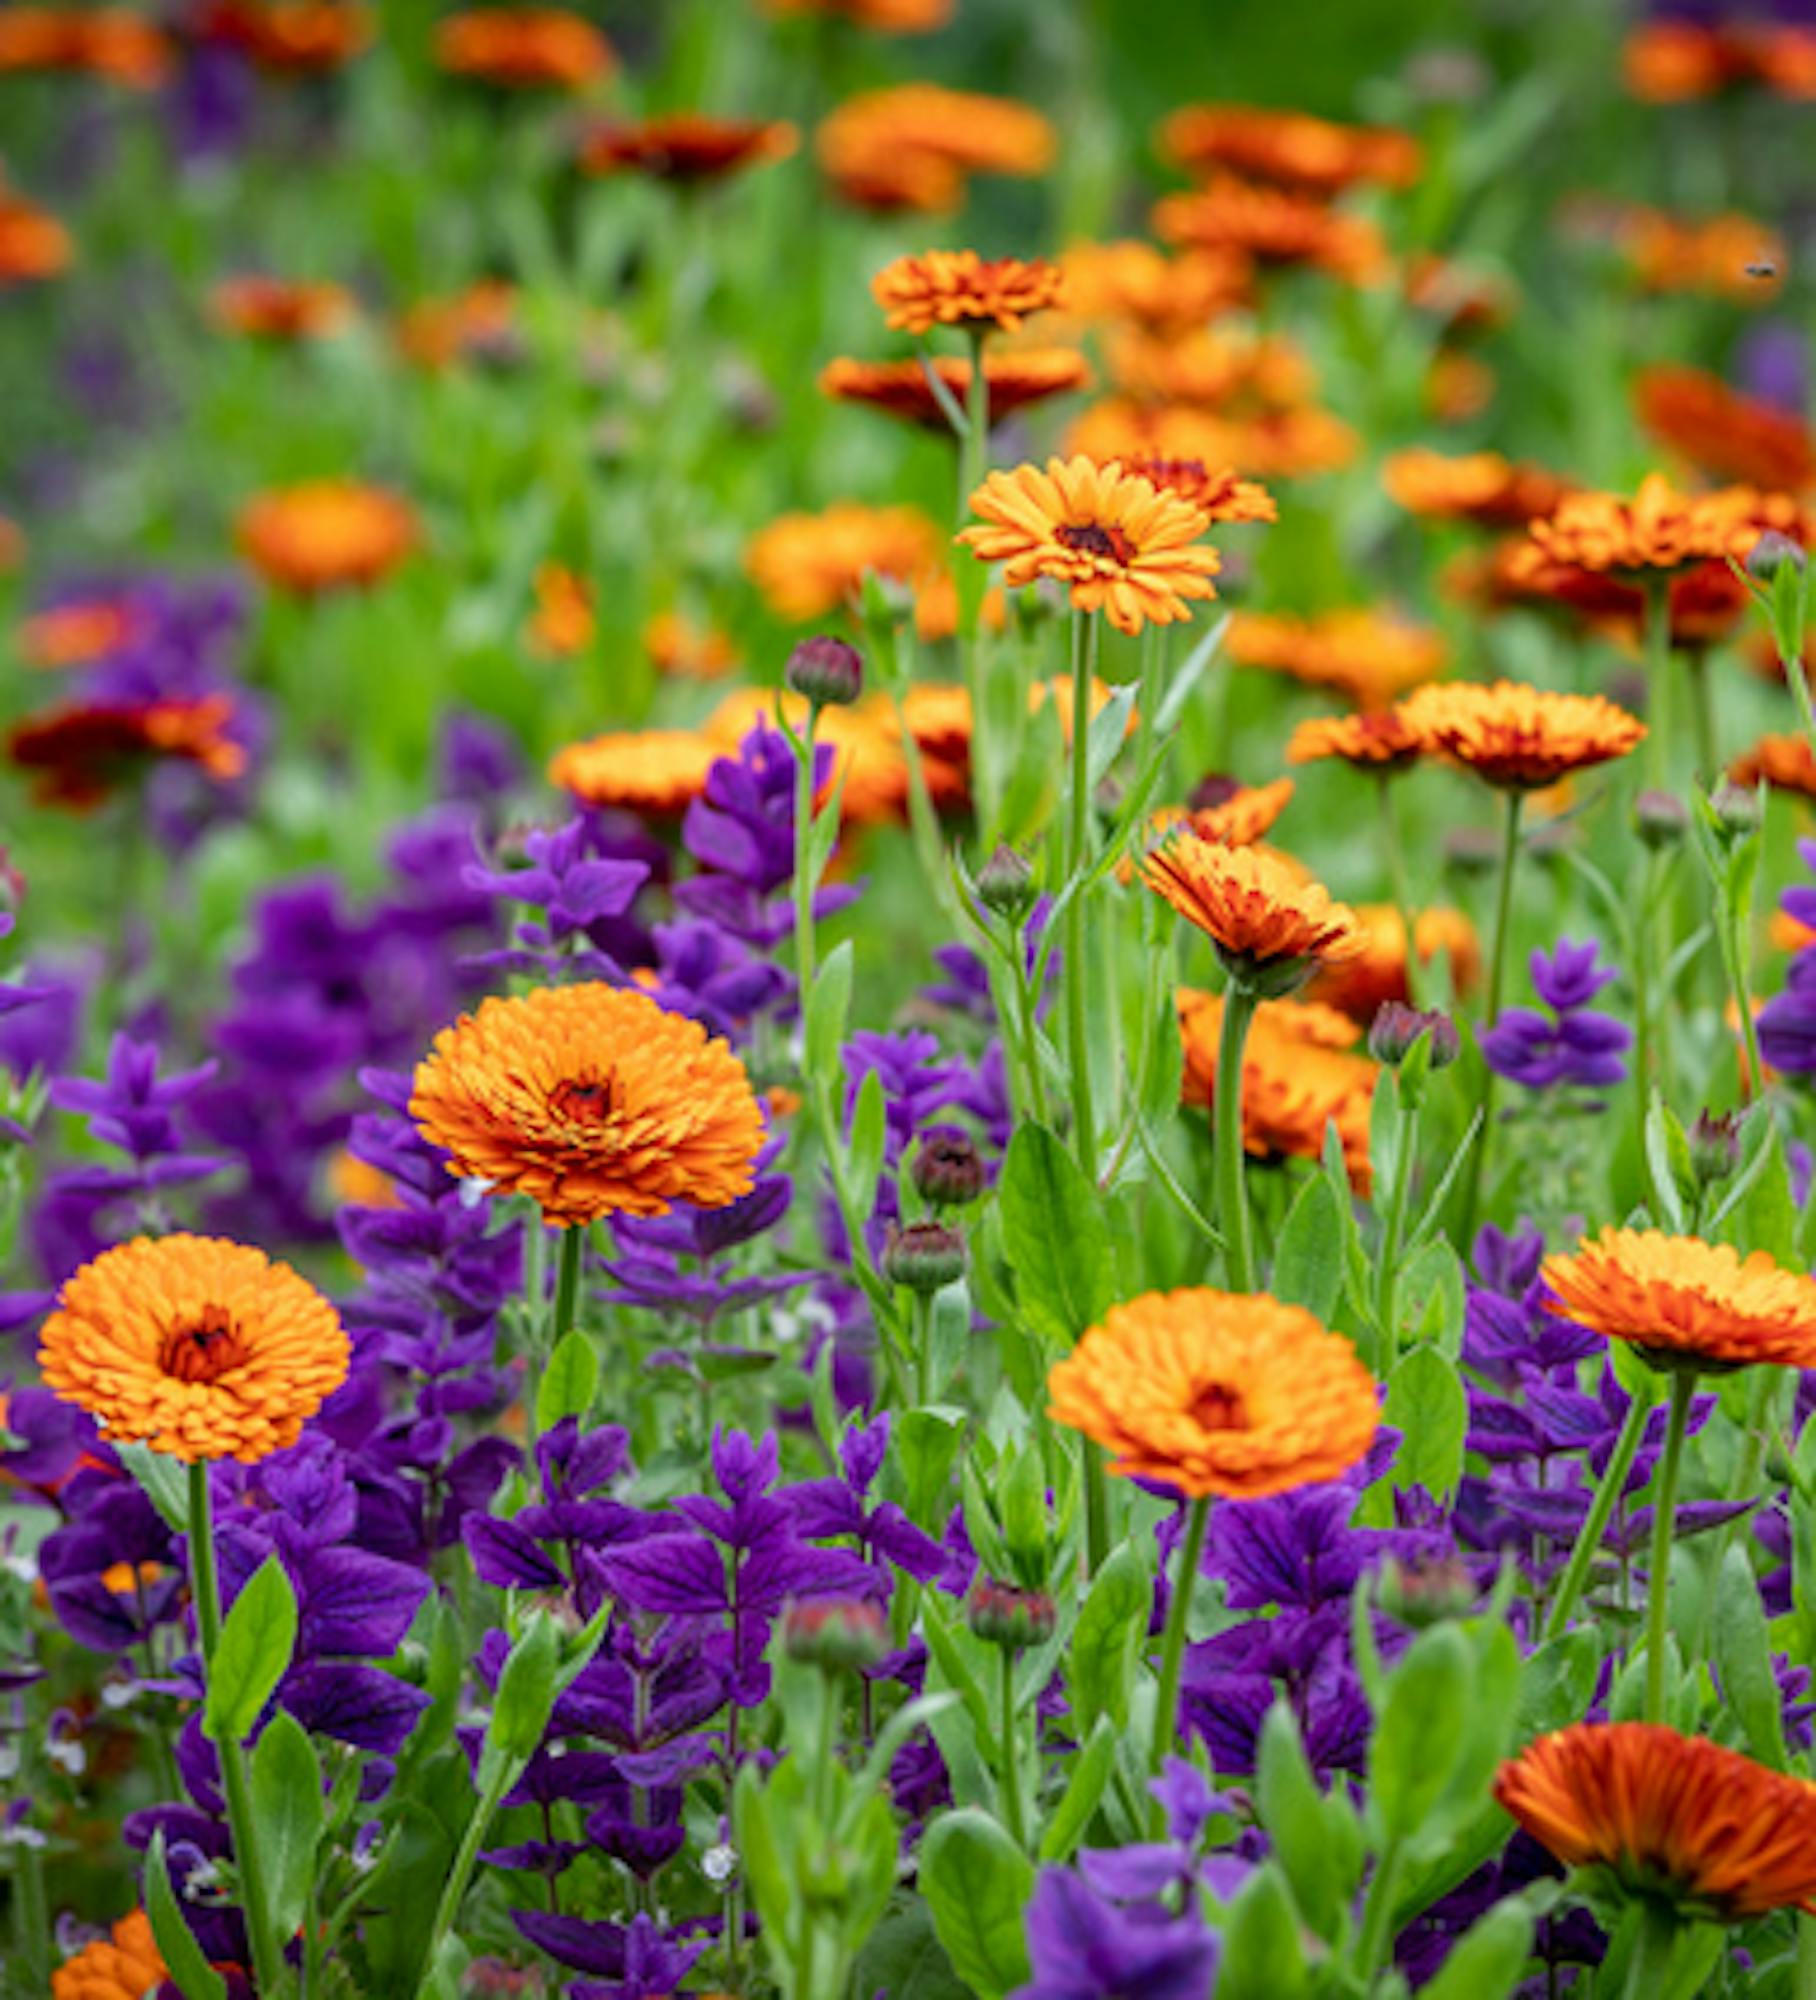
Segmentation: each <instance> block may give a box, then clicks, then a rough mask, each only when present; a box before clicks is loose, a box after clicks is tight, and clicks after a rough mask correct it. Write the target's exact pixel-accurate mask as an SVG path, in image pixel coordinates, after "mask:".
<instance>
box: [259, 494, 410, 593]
mask: <svg viewBox="0 0 1816 2000" xmlns="http://www.w3.org/2000/svg"><path fill="white" fill-rule="evenodd" d="M236 539H237V540H238V542H239V546H240V553H241V554H242V555H244V556H245V558H246V560H247V561H248V562H249V563H251V565H252V566H253V568H254V569H256V570H257V571H258V572H259V574H260V575H261V576H262V577H264V579H265V580H266V582H267V583H271V584H275V585H276V586H277V587H278V588H279V589H280V590H288V591H291V592H293V593H295V594H296V595H297V596H299V597H311V596H314V595H316V594H318V593H319V592H321V591H326V590H344V589H347V588H349V587H352V586H357V587H362V588H363V587H366V586H369V585H372V584H375V583H377V582H379V581H380V580H381V579H382V578H384V577H386V576H388V575H389V574H390V573H391V571H392V570H394V569H396V568H397V566H398V565H399V564H400V563H401V562H402V561H403V560H404V558H405V557H406V556H408V555H409V554H410V552H411V550H412V549H414V548H415V546H416V544H417V541H418V539H419V530H418V528H417V523H416V515H415V512H414V511H413V509H412V508H411V507H410V505H409V503H408V502H407V501H405V500H402V499H400V498H399V497H398V496H397V495H396V494H395V493H387V492H386V491H385V490H384V489H383V488H382V487H377V486H361V485H359V484H357V483H356V482H354V481H352V480H345V479H319V480H313V481H311V482H309V483H307V484H305V485H302V486H288V487H284V488H282V489H281V490H279V491H277V492H274V493H261V494H260V495H259V496H258V497H257V498H256V499H254V500H251V501H249V502H248V503H247V504H246V506H245V507H244V508H242V509H241V511H240V518H239V522H238V524H237V528H236Z"/></svg>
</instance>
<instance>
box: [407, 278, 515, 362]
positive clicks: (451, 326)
mask: <svg viewBox="0 0 1816 2000" xmlns="http://www.w3.org/2000/svg"><path fill="white" fill-rule="evenodd" d="M516 333H517V290H516V287H515V286H514V285H508V284H505V283H504V282H503V281H502V280H500V279H496V278H486V279H482V280H481V281H480V282H479V283H478V284H476V285H469V286H468V287H467V289H466V290H465V291H464V292H456V293H455V294H453V296H452V297H449V298H442V299H422V300H419V301H418V302H417V304H415V305H413V306H412V307H411V308H410V309H409V311H408V312H406V313H405V314H404V315H403V317H402V318H401V319H400V320H399V321H398V326H397V344H398V346H399V347H400V348H401V349H402V350H403V352H404V354H405V356H406V357H407V358H408V359H409V360H411V361H413V362H414V363H415V364H416V366H417V367H419V368H427V369H430V370H435V369H441V368H447V367H450V366H451V365H452V364H453V363H454V362H456V361H463V360H478V359H484V358H486V357H488V356H490V355H493V354H498V353H502V352H506V351H508V349H509V348H510V346H511V344H512V343H513V342H514V341H515V339H516Z"/></svg>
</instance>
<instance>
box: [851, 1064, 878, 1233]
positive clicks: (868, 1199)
mask: <svg viewBox="0 0 1816 2000" xmlns="http://www.w3.org/2000/svg"><path fill="white" fill-rule="evenodd" d="M887 1118H888V1105H887V1103H886V1102H885V1100H884V1097H883V1078H882V1075H881V1073H880V1072H879V1071H877V1070H874V1069H873V1070H869V1071H867V1072H866V1073H865V1077H864V1081H863V1082H862V1083H861V1084H859V1085H858V1102H857V1109H856V1110H855V1111H854V1112H853V1113H852V1118H851V1144H850V1147H849V1149H848V1151H847V1153H846V1164H845V1188H846V1192H847V1193H848V1194H849V1196H850V1197H851V1200H852V1203H853V1205H854V1206H855V1208H856V1209H857V1212H858V1213H859V1214H860V1215H868V1214H869V1213H870V1211H871V1209H872V1208H874V1207H875V1206H876V1181H877V1175H878V1174H880V1173H881V1172H882V1171H883V1146H884V1142H885V1140H886V1139H887V1136H888V1133H887Z"/></svg>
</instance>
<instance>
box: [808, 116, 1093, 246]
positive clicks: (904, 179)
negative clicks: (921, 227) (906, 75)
mask: <svg viewBox="0 0 1816 2000" xmlns="http://www.w3.org/2000/svg"><path fill="white" fill-rule="evenodd" d="M814 150H815V152H816V154H817V155H818V157H819V162H820V165H821V167H822V169H823V170H824V171H825V173H826V176H827V178H828V179H829V180H830V181H831V182H832V184H833V186H834V187H835V188H836V189H837V190H838V192H839V194H840V195H841V196H843V198H844V199H845V200H846V201H849V202H851V203H853V204H854V205H855V206H857V207H859V208H868V209H875V210H877V211H879V212H882V213H890V212H892V211H897V210H907V211H914V212H918V213H923V214H936V215H937V214H942V213H945V212H946V211H948V210H950V209H954V208H956V207H957V206H958V204H959V201H960V200H961V198H962V197H963V194H964V190H965V176H966V175H967V174H1010V175H1017V176H1028V175H1032V174H1040V173H1044V172H1045V171H1046V170H1047V168H1048V167H1049V166H1050V165H1051V164H1052V162H1053V156H1054V152H1055V140H1054V135H1053V128H1052V126H1051V125H1050V124H1049V123H1048V122H1047V120H1046V119H1045V118H1043V117H1042V116H1041V114H1040V113H1039V112H1038V111H1035V110H1033V109H1032V108H1031V107H1030V106H1028V105H1025V104H1018V103H1016V102H1015V100H1014V99H1013V98H1008V97H986V96H982V95H980V94H979V93H978V92H976V91H963V90H945V89H942V88H941V87H940V86H939V85H938V84H933V83H909V84H903V85H901V86H900V87H898V88H896V89H893V90H872V91H865V92H862V93H861V94H859V95H858V96H856V97H849V98H847V99H846V100H845V102H844V103H843V104H841V105H839V107H838V108H837V109H836V110H835V111H834V112H832V114H831V115H830V116H829V117H828V118H826V119H825V120H824V121H823V122H822V124H821V126H820V128H819V131H818V133H817V134H816V136H815V140H814Z"/></svg>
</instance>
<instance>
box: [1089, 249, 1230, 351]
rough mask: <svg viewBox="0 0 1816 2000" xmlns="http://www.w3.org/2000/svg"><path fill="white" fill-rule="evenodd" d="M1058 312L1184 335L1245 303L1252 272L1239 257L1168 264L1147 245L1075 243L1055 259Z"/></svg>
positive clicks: (1217, 254) (1191, 254)
mask: <svg viewBox="0 0 1816 2000" xmlns="http://www.w3.org/2000/svg"><path fill="white" fill-rule="evenodd" d="M1059 268H1060V275H1061V279H1062V281H1063V283H1064V285H1065V301H1066V304H1065V309H1066V311H1067V313H1069V314H1070V315H1071V316H1072V317H1074V318H1076V319H1082V320H1129V321H1133V322H1134V323H1135V324H1136V325H1138V326H1142V327H1145V328H1147V329H1148V331H1149V332H1151V333H1155V334H1175V335H1177V334H1184V333H1189V332H1191V331H1192V330H1193V329H1195V328H1198V327H1202V326H1203V325H1204V324H1205V322H1206V321H1207V320H1211V319H1214V318H1215V317H1216V316H1217V315H1218V314H1219V313H1221V312H1226V311H1228V309H1229V308H1230V307H1231V306H1238V305H1242V304H1245V303H1246V302H1247V300H1248V298H1249V295H1250V293H1251V291H1252V289H1253V276H1254V267H1253V265H1252V263H1251V262H1250V259H1249V257H1248V255H1247V253H1246V252H1244V251H1241V250H1233V249H1225V250H1189V251H1187V252H1185V253H1184V254H1183V255H1182V256H1177V257H1169V256H1168V255H1167V254H1166V252H1165V251H1164V250H1160V249H1157V248H1156V247H1155V246H1154V245H1153V244H1152V243H1143V242H1140V241H1138V240H1135V239H1133V238H1130V239H1126V240H1124V241H1121V242H1116V243H1074V244H1073V245H1072V247H1071V248H1070V249H1069V250H1067V251H1066V252H1065V254H1064V255H1063V256H1062V257H1061V258H1060V260H1059Z"/></svg>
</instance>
